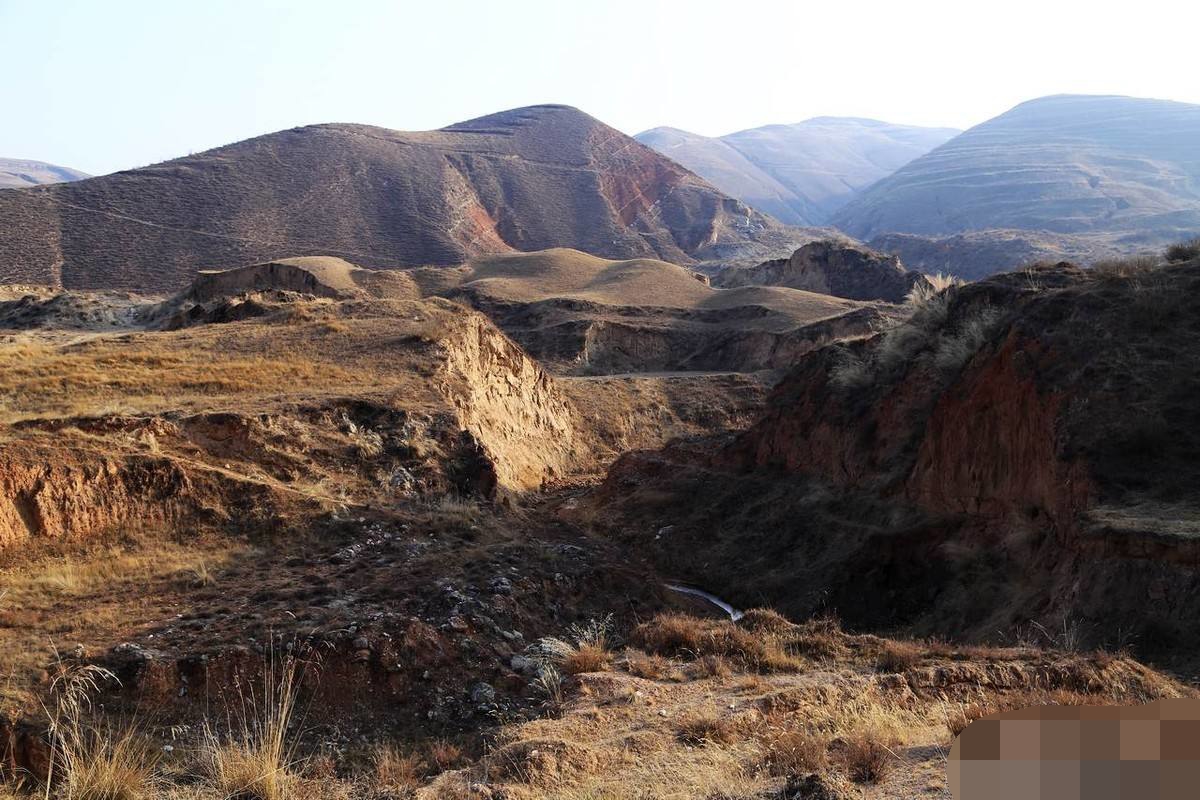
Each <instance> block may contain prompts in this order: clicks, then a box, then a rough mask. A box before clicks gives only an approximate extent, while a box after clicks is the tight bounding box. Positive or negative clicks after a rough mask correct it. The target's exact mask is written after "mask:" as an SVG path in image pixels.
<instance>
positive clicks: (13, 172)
mask: <svg viewBox="0 0 1200 800" xmlns="http://www.w3.org/2000/svg"><path fill="white" fill-rule="evenodd" d="M87 177H89V176H88V174H87V173H86V172H80V171H79V170H77V169H71V168H70V167H59V166H56V165H54V164H47V163H45V162H44V161H29V160H28V159H20V158H0V189H23V188H26V187H29V186H38V185H40V184H43V183H64V182H67V181H81V180H83V179H84V178H87Z"/></svg>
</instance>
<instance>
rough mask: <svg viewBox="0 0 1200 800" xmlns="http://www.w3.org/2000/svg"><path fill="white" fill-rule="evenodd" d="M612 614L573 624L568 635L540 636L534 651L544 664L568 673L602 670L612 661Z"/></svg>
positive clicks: (537, 658)
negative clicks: (609, 642)
mask: <svg viewBox="0 0 1200 800" xmlns="http://www.w3.org/2000/svg"><path fill="white" fill-rule="evenodd" d="M611 627H612V615H611V614H610V615H609V616H607V617H605V618H604V619H601V620H591V621H589V622H587V623H584V624H582V625H572V626H571V627H570V628H569V629H568V630H567V633H566V636H564V637H557V636H547V637H543V638H542V639H539V640H538V641H537V642H536V643H535V644H534V645H533V647H532V648H531V649H530V654H531V655H532V656H533V657H534V658H535V659H536V660H537V661H539V662H540V663H542V664H543V665H548V666H552V667H554V668H556V669H558V670H561V671H562V672H565V673H566V674H568V675H580V674H582V673H585V672H599V671H600V670H602V669H606V668H607V667H608V666H609V664H611V663H612V653H611V652H610V651H609V649H608V637H609V630H610V628H611Z"/></svg>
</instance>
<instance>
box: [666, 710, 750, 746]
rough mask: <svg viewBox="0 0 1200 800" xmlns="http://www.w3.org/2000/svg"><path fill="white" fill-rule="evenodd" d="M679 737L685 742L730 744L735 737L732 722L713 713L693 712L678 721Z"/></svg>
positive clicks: (693, 743) (735, 733)
mask: <svg viewBox="0 0 1200 800" xmlns="http://www.w3.org/2000/svg"><path fill="white" fill-rule="evenodd" d="M678 733H679V739H680V741H682V742H684V743H686V744H692V745H703V744H732V743H733V742H734V740H735V739H736V738H737V731H736V730H735V728H734V726H733V723H731V722H730V721H729V720H727V719H724V718H722V717H718V716H715V715H713V714H693V715H691V716H689V717H686V718H685V719H684V720H683V721H682V722H681V723H679V729H678Z"/></svg>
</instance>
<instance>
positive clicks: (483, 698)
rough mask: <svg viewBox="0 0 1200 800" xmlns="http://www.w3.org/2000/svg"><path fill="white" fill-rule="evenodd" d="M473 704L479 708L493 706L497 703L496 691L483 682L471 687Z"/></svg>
mask: <svg viewBox="0 0 1200 800" xmlns="http://www.w3.org/2000/svg"><path fill="white" fill-rule="evenodd" d="M471 702H472V703H474V704H475V705H477V706H484V707H487V706H492V705H495V703H496V690H495V689H494V688H492V686H491V684H488V683H483V682H482V681H481V682H479V683H477V684H475V685H474V686H473V687H471Z"/></svg>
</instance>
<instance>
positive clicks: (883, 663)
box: [875, 640, 923, 673]
mask: <svg viewBox="0 0 1200 800" xmlns="http://www.w3.org/2000/svg"><path fill="white" fill-rule="evenodd" d="M922 656H923V653H922V648H921V647H920V646H919V645H917V644H916V643H914V642H901V641H892V640H889V641H885V642H884V643H883V644H882V646H881V647H880V648H879V654H878V655H877V656H876V657H875V668H876V669H877V670H879V671H880V672H898V673H904V672H907V671H908V670H910V669H912V668H913V667H915V666H916V665H917V664H919V663H921V658H922Z"/></svg>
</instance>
